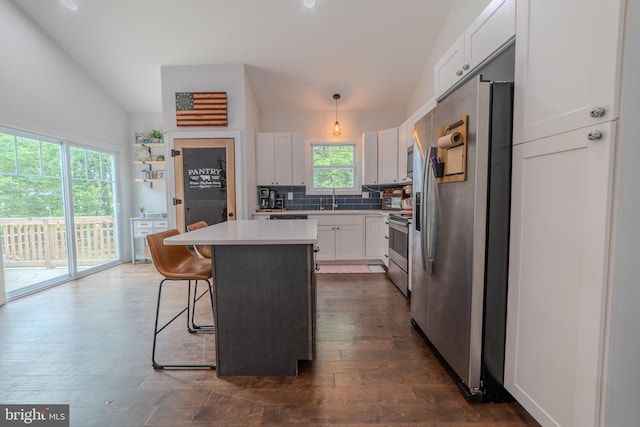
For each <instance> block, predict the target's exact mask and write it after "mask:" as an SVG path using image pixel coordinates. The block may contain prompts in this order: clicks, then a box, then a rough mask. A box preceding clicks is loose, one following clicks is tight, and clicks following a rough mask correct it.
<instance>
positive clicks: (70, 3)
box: [60, 0, 306, 11]
mask: <svg viewBox="0 0 640 427" xmlns="http://www.w3.org/2000/svg"><path fill="white" fill-rule="evenodd" d="M305 1H306V0H305ZM60 3H62V4H63V5H64V7H66V8H67V9H69V10H73V11H76V10H78V3H76V0H60Z"/></svg>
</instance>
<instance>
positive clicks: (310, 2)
mask: <svg viewBox="0 0 640 427" xmlns="http://www.w3.org/2000/svg"><path fill="white" fill-rule="evenodd" d="M304 5H305V6H307V7H308V8H309V9H311V8H312V7H314V6H315V5H316V0H304Z"/></svg>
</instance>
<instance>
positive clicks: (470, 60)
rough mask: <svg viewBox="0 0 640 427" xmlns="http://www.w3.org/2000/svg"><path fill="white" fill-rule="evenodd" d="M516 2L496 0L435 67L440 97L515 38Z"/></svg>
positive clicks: (437, 92)
mask: <svg viewBox="0 0 640 427" xmlns="http://www.w3.org/2000/svg"><path fill="white" fill-rule="evenodd" d="M515 11H516V6H515V0H493V1H492V2H491V3H490V4H489V5H488V6H487V7H486V8H485V9H484V10H483V11H482V13H481V14H480V15H479V16H478V17H477V18H476V19H475V20H474V21H473V22H472V23H471V25H470V26H469V27H468V28H467V29H466V31H465V32H464V33H463V34H462V35H460V37H459V38H458V39H457V40H456V41H455V43H454V44H453V45H452V46H451V47H450V48H449V50H447V52H446V53H445V54H444V55H442V57H441V59H440V60H439V61H438V62H437V63H436V65H435V66H434V79H435V82H434V83H435V88H434V89H435V94H436V97H438V98H439V97H440V96H441V95H443V94H444V93H445V92H446V91H447V90H449V89H450V88H451V87H452V86H453V85H455V84H456V83H457V82H458V81H460V80H461V79H463V78H464V77H465V76H466V75H468V74H469V73H471V72H472V71H473V70H474V69H476V68H477V67H478V66H479V65H480V64H482V63H483V62H485V61H486V60H487V59H489V58H490V57H491V56H492V55H493V54H494V53H496V52H498V51H499V50H500V48H502V47H503V46H505V45H506V44H507V43H509V41H511V39H513V37H514V35H515V32H516V31H515V22H516V14H515Z"/></svg>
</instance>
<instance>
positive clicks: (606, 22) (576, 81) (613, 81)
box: [514, 0, 622, 144]
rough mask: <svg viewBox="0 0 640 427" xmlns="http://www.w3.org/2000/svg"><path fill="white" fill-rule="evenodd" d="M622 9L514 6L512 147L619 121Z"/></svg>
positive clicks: (576, 0) (593, 3)
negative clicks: (515, 14) (514, 66)
mask: <svg viewBox="0 0 640 427" xmlns="http://www.w3.org/2000/svg"><path fill="white" fill-rule="evenodd" d="M621 3H622V1H621V0H607V1H601V0H562V1H532V0H518V7H517V18H516V19H517V25H516V28H517V36H516V37H517V43H516V70H515V81H516V84H515V98H514V143H516V144H518V143H522V142H526V141H531V140H534V139H538V138H543V137H545V136H549V135H555V134H558V133H560V132H566V131H569V130H573V129H578V128H582V127H585V126H591V125H593V124H596V123H599V122H603V121H610V120H615V119H616V118H617V114H618V113H617V93H618V90H617V87H618V84H619V81H618V80H619V79H618V77H619V69H620V59H619V58H620V49H621V46H622V43H620V40H621V34H620V33H621V31H620V27H621V25H620V17H621V13H620V8H621ZM599 108H601V109H602V111H603V115H602V116H601V117H595V118H594V117H592V111H593V115H595V116H598V114H600V113H599V111H600V110H598V109H599Z"/></svg>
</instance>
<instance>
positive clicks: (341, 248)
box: [309, 214, 364, 261]
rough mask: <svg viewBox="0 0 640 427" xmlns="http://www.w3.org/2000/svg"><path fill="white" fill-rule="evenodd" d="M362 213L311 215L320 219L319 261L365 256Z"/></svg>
mask: <svg viewBox="0 0 640 427" xmlns="http://www.w3.org/2000/svg"><path fill="white" fill-rule="evenodd" d="M362 218H363V216H362V215H339V214H329V215H327V214H325V215H310V216H309V219H315V220H316V221H318V248H319V252H318V253H317V254H316V259H317V260H318V261H335V260H361V259H363V258H364V231H363V219H362Z"/></svg>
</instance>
